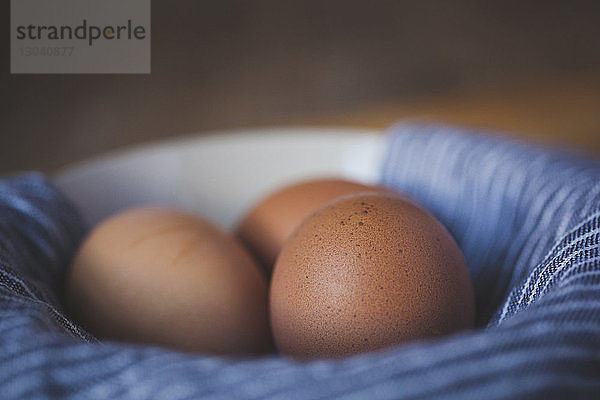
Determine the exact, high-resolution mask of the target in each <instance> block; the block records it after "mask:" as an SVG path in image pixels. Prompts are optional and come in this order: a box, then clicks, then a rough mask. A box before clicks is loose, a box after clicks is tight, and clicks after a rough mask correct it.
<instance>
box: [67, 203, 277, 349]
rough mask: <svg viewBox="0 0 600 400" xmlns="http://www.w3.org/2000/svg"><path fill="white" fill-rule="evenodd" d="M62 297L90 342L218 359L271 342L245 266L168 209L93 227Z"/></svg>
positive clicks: (256, 283) (259, 283)
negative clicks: (97, 339)
mask: <svg viewBox="0 0 600 400" xmlns="http://www.w3.org/2000/svg"><path fill="white" fill-rule="evenodd" d="M66 297H67V305H68V308H69V310H70V311H71V312H72V314H73V315H74V316H75V317H76V319H77V320H78V321H80V322H81V324H82V325H84V326H85V327H86V328H88V329H89V330H90V331H91V332H92V333H93V334H95V335H96V336H98V337H100V338H107V339H115V340H121V341H127V342H139V343H149V344H158V345H163V346H167V347H171V348H174V349H179V350H186V351H195V352H208V353H222V354H247V353H259V352H263V351H264V350H266V349H269V347H270V343H271V339H270V331H269V326H268V312H267V286H266V281H265V278H264V277H263V275H262V274H261V273H260V271H259V269H258V267H257V266H256V264H255V262H254V261H253V260H252V258H251V257H250V256H249V255H248V254H247V252H246V251H245V250H244V249H243V247H242V246H241V245H240V244H239V243H237V242H236V241H235V240H234V239H233V238H232V237H231V236H229V235H227V234H225V233H224V232H223V231H221V230H220V229H219V228H217V227H216V226H214V225H213V224H211V223H210V222H208V221H206V220H204V219H202V218H200V217H197V216H195V215H192V214H189V213H187V212H183V211H179V210H175V209H169V208H158V207H143V208H136V209H131V210H127V211H124V212H121V213H119V214H117V215H115V216H113V217H110V218H108V219H107V220H105V221H104V222H102V223H101V224H100V225H99V226H98V227H96V228H95V229H94V230H93V231H92V232H91V233H90V235H89V236H88V237H87V239H86V240H85V241H84V243H83V244H82V246H81V248H80V249H79V251H78V253H77V255H76V257H75V259H74V261H73V264H72V266H71V269H70V271H69V276H68V281H67V296H66Z"/></svg>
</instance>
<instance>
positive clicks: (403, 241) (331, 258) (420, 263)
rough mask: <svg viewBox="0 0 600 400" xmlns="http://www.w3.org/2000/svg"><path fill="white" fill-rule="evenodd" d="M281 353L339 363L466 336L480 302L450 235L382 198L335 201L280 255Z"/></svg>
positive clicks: (275, 326) (275, 295)
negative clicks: (358, 355)
mask: <svg viewBox="0 0 600 400" xmlns="http://www.w3.org/2000/svg"><path fill="white" fill-rule="evenodd" d="M270 318H271V326H272V330H273V335H274V338H275V342H276V345H277V348H278V349H279V350H280V351H281V352H282V353H285V354H288V355H292V356H296V357H301V358H315V357H338V356H343V355H348V354H353V353H358V352H363V351H368V350H375V349H380V348H384V347H387V346H392V345H396V344H399V343H404V342H406V341H410V340H415V339H423V338H427V337H432V336H438V335H444V334H449V333H452V332H456V331H458V330H461V329H465V328H469V327H471V326H472V325H473V320H474V296H473V289H472V285H471V280H470V277H469V273H468V270H467V267H466V265H465V261H464V259H463V257H462V254H461V252H460V250H459V249H458V247H457V245H456V243H455V242H454V240H453V239H452V237H451V236H450V234H449V233H448V232H447V231H446V229H445V228H444V227H443V226H442V225H441V224H440V223H439V222H438V221H437V220H436V219H435V218H434V217H432V216H431V215H430V214H428V213H427V212H425V211H424V210H423V209H422V208H420V207H418V206H417V205H416V204H415V203H413V202H410V201H406V199H403V198H401V197H398V196H394V195H390V194H382V193H367V194H365V193H361V194H356V195H349V196H344V197H342V198H339V199H337V200H334V201H332V202H330V203H328V204H326V205H324V206H323V207H322V208H320V209H319V210H317V211H316V212H315V213H314V214H313V215H312V216H311V217H309V218H307V219H306V220H305V221H304V223H303V224H302V226H301V227H300V228H299V229H298V230H297V231H296V232H295V233H294V236H293V237H292V238H290V240H289V241H288V242H287V243H286V245H285V246H284V248H283V249H282V251H281V253H280V255H279V257H278V258H277V262H276V264H275V268H274V270H273V277H272V280H271V291H270Z"/></svg>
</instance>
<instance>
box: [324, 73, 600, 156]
mask: <svg viewBox="0 0 600 400" xmlns="http://www.w3.org/2000/svg"><path fill="white" fill-rule="evenodd" d="M410 118H423V119H429V120H434V121H441V122H447V123H453V124H461V125H467V126H473V127H483V128H490V129H494V130H501V131H505V133H506V134H507V135H512V136H516V137H522V138H526V139H528V140H531V141H533V142H538V143H544V144H545V143H549V144H553V145H557V146H565V147H570V148H576V149H580V150H583V151H586V152H591V153H593V154H594V155H600V73H595V72H594V73H583V74H578V75H573V76H552V77H548V76H546V77H536V78H533V79H530V80H526V81H521V82H511V83H507V84H505V85H497V86H492V87H487V88H473V89H470V90H464V91H462V92H460V93H454V94H452V95H444V96H439V97H436V98H427V99H415V100H414V101H410V102H394V101H390V102H382V103H381V104H378V105H370V106H366V107H362V108H357V109H353V110H348V111H346V112H344V113H340V114H339V115H335V116H330V117H326V118H323V119H322V120H321V121H317V123H322V124H331V125H348V126H361V127H373V128H377V129H385V128H387V127H388V126H390V124H393V123H394V122H396V121H398V120H403V119H410Z"/></svg>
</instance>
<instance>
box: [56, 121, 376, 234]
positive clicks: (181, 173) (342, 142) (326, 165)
mask: <svg viewBox="0 0 600 400" xmlns="http://www.w3.org/2000/svg"><path fill="white" fill-rule="evenodd" d="M383 150H384V144H383V135H382V133H381V132H378V131H370V130H356V129H317V128H284V129H274V128H270V129H252V130H238V131H226V132H214V133H212V134H202V135H199V136H192V137H185V138H181V139H175V140H169V141H165V142H160V143H152V144H147V145H141V146H137V147H134V148H131V149H125V150H120V151H116V152H111V153H109V154H105V155H101V156H98V157H95V158H93V159H91V160H89V161H85V162H81V163H78V164H75V165H72V166H69V167H67V168H64V169H63V170H61V171H60V172H59V173H58V174H57V175H56V176H55V181H56V183H57V184H58V186H59V187H60V188H61V189H62V190H63V191H64V193H65V194H66V195H67V197H68V198H70V199H71V200H72V201H73V202H74V203H75V205H76V206H77V207H78V208H79V210H80V212H81V213H82V215H83V217H84V218H85V220H86V222H87V223H89V224H95V223H97V222H98V221H99V220H101V219H103V218H105V217H106V216H108V215H110V214H112V213H114V212H116V211H118V210H121V209H124V208H127V207H131V206H135V205H142V204H163V205H171V206H177V207H182V208H184V209H187V210H189V211H192V212H195V213H198V214H201V215H203V216H204V217H206V218H208V219H210V220H212V221H214V222H216V223H217V224H219V225H220V226H222V227H223V228H225V229H228V230H229V229H231V228H232V227H233V226H234V225H235V223H236V222H237V220H238V219H239V218H240V217H241V216H242V215H243V214H244V213H245V212H246V211H247V210H248V208H249V207H251V206H252V205H253V204H254V203H255V202H256V201H258V200H259V199H260V198H261V197H262V196H264V195H266V194H267V193H269V192H271V191H273V190H275V189H277V188H278V187H281V186H283V185H286V184H289V183H292V182H294V181H297V180H300V179H305V178H313V177H319V176H327V177H343V178H348V179H353V180H356V181H359V182H365V183H374V182H375V181H376V179H377V177H378V175H379V168H380V166H381V162H382V157H383Z"/></svg>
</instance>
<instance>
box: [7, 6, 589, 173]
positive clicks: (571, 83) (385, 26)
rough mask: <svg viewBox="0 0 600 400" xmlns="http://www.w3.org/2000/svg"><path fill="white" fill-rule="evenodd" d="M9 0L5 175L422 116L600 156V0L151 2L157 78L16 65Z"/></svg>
mask: <svg viewBox="0 0 600 400" xmlns="http://www.w3.org/2000/svg"><path fill="white" fill-rule="evenodd" d="M0 7H1V8H0V12H1V13H2V16H3V20H4V23H5V24H6V29H5V35H4V37H3V40H2V46H3V47H2V49H1V51H0V53H1V54H2V55H1V56H0V59H1V61H2V64H1V65H2V67H1V68H2V69H1V75H0V88H1V92H0V93H1V94H0V96H1V99H0V121H1V124H2V125H1V131H0V149H1V157H0V173H6V172H8V171H13V170H18V169H32V168H35V169H44V170H48V171H49V170H53V169H54V168H56V167H59V166H61V165H64V164H65V163H68V162H71V161H74V160H80V159H83V158H85V157H88V156H90V155H93V154H96V153H98V152H102V151H106V150H109V149H113V148H116V147H120V146H124V145H129V144H133V143H139V142H143V141H148V140H156V139H159V138H167V137H173V136H178V135H185V134H193V133H196V132H204V131H208V130H213V129H221V128H238V127H251V126H276V125H336V126H340V125H341V126H359V127H375V128H378V129H383V128H385V127H386V126H388V125H389V124H390V123H391V122H393V121H395V120H397V119H399V118H404V117H415V116H418V117H420V116H426V117H430V118H436V119H441V120H446V121H450V122H458V123H466V124H473V125H478V126H488V127H493V128H500V129H507V130H511V131H515V132H518V134H520V135H525V136H527V137H531V138H534V140H542V141H548V140H550V141H559V142H566V143H568V145H569V146H574V147H579V148H583V149H586V150H589V151H592V152H596V153H598V152H600V2H597V1H553V0H550V1H543V2H542V1H538V2H535V1H530V2H527V1H496V2H474V1H467V0H455V1H451V2H449V1H443V0H437V1H434V0H429V1H418V0H412V1H408V0H403V1H402V0H400V1H368V2H367V1H363V2H354V1H337V0H336V1H318V0H307V1H285V0H284V1H282V0H278V1H276V0H257V1H248V0H221V1H210V2H208V1H192V0H185V1H184V0H179V1H171V2H169V1H166V0H165V1H153V2H152V74H150V75H10V73H9V70H10V63H9V58H8V57H9V52H8V49H9V34H8V26H10V23H9V16H10V12H9V10H10V9H9V2H8V1H5V2H3V4H2V6H0Z"/></svg>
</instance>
